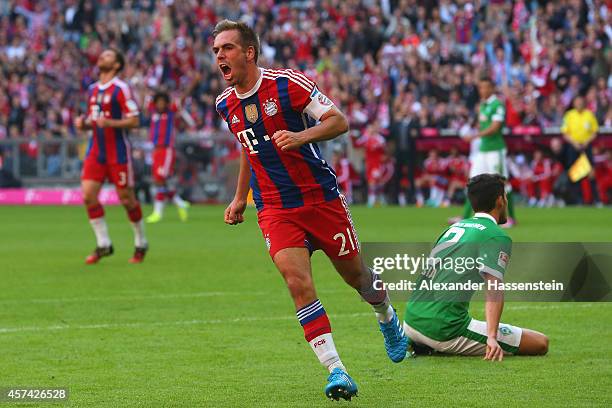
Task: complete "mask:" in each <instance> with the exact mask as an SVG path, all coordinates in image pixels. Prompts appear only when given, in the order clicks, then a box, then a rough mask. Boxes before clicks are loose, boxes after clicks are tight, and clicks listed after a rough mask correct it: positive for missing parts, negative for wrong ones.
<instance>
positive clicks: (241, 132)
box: [216, 68, 339, 210]
mask: <svg viewBox="0 0 612 408" xmlns="http://www.w3.org/2000/svg"><path fill="white" fill-rule="evenodd" d="M332 106H333V104H332V102H331V101H330V100H329V99H328V98H327V97H326V96H325V95H323V94H322V93H321V92H320V91H319V90H318V89H317V86H316V85H315V83H314V82H312V81H311V80H310V79H308V78H307V77H306V76H305V75H303V74H302V73H300V72H297V71H294V70H291V69H283V70H271V69H262V68H260V77H259V80H258V81H257V83H256V84H255V86H254V87H253V89H251V90H250V91H249V92H247V93H246V94H238V93H237V91H236V90H235V89H234V88H233V87H230V88H227V89H226V90H225V91H224V92H223V93H221V95H219V96H218V97H217V100H216V107H217V112H219V114H220V115H221V117H222V118H223V120H225V122H226V123H227V125H228V126H229V129H230V131H231V132H232V133H233V134H234V136H235V137H236V138H237V139H238V141H239V142H240V143H241V144H242V146H243V148H244V151H245V152H246V153H247V155H246V156H247V157H248V160H249V164H250V167H251V189H252V190H253V199H254V201H255V205H256V207H257V209H258V210H261V209H262V208H264V207H266V208H296V207H302V206H307V205H317V204H320V203H323V202H326V201H331V200H333V199H335V198H337V197H338V196H339V192H338V184H337V182H336V174H335V173H334V171H333V170H332V168H331V166H330V165H329V164H328V163H327V162H326V161H325V160H324V159H323V158H322V157H321V151H320V150H319V147H318V146H317V144H316V143H309V144H305V145H303V146H301V147H300V148H299V149H296V150H291V151H282V150H281V149H280V148H278V146H277V145H276V143H274V142H273V141H272V138H271V137H272V135H273V134H274V133H275V132H276V131H278V130H289V131H291V132H299V131H302V130H305V129H307V128H309V127H312V126H315V124H316V121H317V120H319V119H320V118H321V116H322V115H323V114H324V113H325V112H327V111H328V110H329V109H331V108H332Z"/></svg>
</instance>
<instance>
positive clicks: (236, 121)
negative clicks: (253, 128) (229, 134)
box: [232, 115, 240, 125]
mask: <svg viewBox="0 0 612 408" xmlns="http://www.w3.org/2000/svg"><path fill="white" fill-rule="evenodd" d="M236 123H240V119H238V116H236V115H234V116H233V117H232V125H235V124H236Z"/></svg>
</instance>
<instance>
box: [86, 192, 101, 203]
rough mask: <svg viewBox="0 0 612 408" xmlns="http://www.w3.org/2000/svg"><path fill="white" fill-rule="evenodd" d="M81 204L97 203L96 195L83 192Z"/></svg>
mask: <svg viewBox="0 0 612 408" xmlns="http://www.w3.org/2000/svg"><path fill="white" fill-rule="evenodd" d="M83 204H85V207H93V206H95V205H98V197H97V196H96V194H93V193H92V192H84V193H83Z"/></svg>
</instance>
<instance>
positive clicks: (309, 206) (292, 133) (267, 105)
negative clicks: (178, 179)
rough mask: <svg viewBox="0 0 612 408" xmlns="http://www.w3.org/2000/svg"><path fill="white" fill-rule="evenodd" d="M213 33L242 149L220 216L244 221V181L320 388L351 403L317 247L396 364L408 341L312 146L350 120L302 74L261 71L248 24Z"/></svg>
mask: <svg viewBox="0 0 612 408" xmlns="http://www.w3.org/2000/svg"><path fill="white" fill-rule="evenodd" d="M214 36H215V40H214V45H213V52H214V53H215V55H216V57H217V65H218V66H219V70H220V71H221V73H222V75H223V78H224V79H225V81H226V82H227V83H228V84H229V85H230V87H229V88H227V89H226V90H225V91H224V92H222V93H221V95H219V97H218V98H217V101H216V107H217V111H218V112H219V114H220V115H221V117H222V118H223V120H225V121H226V123H227V124H228V126H229V129H230V131H231V132H232V133H233V134H234V135H235V136H236V138H237V139H238V140H239V141H240V142H241V143H242V146H243V152H242V156H241V163H240V172H239V176H238V186H237V188H236V194H235V196H234V199H233V201H232V202H231V203H230V205H229V206H228V207H227V209H226V210H225V222H226V223H227V224H230V225H235V224H239V223H241V222H243V221H244V211H245V209H246V200H247V194H248V191H249V183H250V186H251V188H252V189H253V198H254V201H255V204H256V206H257V210H258V213H257V218H258V221H259V226H260V228H261V230H262V233H263V236H264V239H265V241H266V244H267V246H268V250H269V253H270V256H271V257H272V260H273V262H274V264H275V265H276V267H277V268H278V270H279V271H280V273H281V275H282V276H283V278H284V279H285V283H286V284H287V287H288V289H289V293H290V294H291V297H292V298H293V302H294V304H295V308H296V313H297V317H298V320H299V321H300V324H301V325H302V327H303V330H304V336H305V338H306V341H307V342H308V343H309V344H310V346H311V347H312V350H313V351H314V352H315V354H316V355H317V357H318V359H319V361H320V362H321V363H322V364H323V365H324V366H325V367H326V368H327V369H328V370H329V372H330V374H329V377H328V384H327V386H326V387H325V394H326V396H327V397H329V398H334V399H339V398H344V399H350V398H351V397H353V396H354V395H356V394H357V385H356V384H355V382H354V381H353V380H352V379H351V378H350V376H349V375H348V374H347V373H346V368H345V367H344V365H343V364H342V362H341V360H340V357H339V356H338V352H337V351H336V347H335V346H334V341H333V338H332V335H331V326H330V322H329V319H328V317H327V314H326V312H325V309H324V308H323V306H322V305H321V302H320V301H319V299H317V295H316V291H315V288H314V284H313V281H312V274H311V263H310V255H311V252H312V251H313V250H316V249H322V250H323V251H324V252H325V253H326V255H327V256H328V257H329V258H330V260H331V261H332V263H333V265H334V267H335V268H336V270H337V271H338V273H339V274H340V275H341V276H342V277H343V278H344V280H345V281H346V282H347V283H348V284H349V285H350V286H352V287H353V288H355V289H356V290H357V292H358V293H359V294H360V295H361V296H362V298H363V299H364V300H366V301H367V302H368V303H370V304H371V305H372V306H373V308H374V310H375V312H376V315H377V317H378V320H379V324H380V327H381V331H382V332H383V335H384V338H385V347H386V349H387V354H388V355H389V357H390V358H391V359H392V360H393V361H396V362H399V361H401V360H403V359H404V357H405V355H406V350H407V347H408V341H409V340H408V338H407V337H406V336H405V334H404V332H403V330H402V329H401V325H400V324H399V320H398V319H397V315H396V313H395V310H394V309H393V308H392V306H391V304H390V301H389V298H388V296H387V293H386V291H384V290H376V289H375V288H374V285H373V281H374V280H375V279H377V277H376V275H375V274H374V273H373V272H372V271H371V270H370V269H368V268H367V267H366V266H365V264H364V263H363V260H362V258H361V255H360V252H359V251H360V249H359V241H358V239H357V234H356V233H355V229H354V226H353V223H352V219H351V216H350V213H349V211H348V207H347V204H346V201H345V200H344V197H343V196H341V195H340V193H339V192H338V185H337V183H336V176H335V174H334V172H333V171H332V170H331V168H330V167H329V165H328V163H327V162H326V161H325V160H324V159H322V158H321V155H320V151H319V148H318V146H317V145H316V142H319V141H323V140H329V139H333V138H335V137H337V136H339V135H340V134H342V133H345V132H346V131H347V129H348V122H347V120H346V118H345V117H344V115H343V114H342V113H341V112H340V111H339V110H338V109H337V108H336V107H335V106H334V105H333V103H332V102H331V101H330V100H329V99H328V98H327V97H326V96H325V95H323V94H322V93H321V92H320V91H319V90H318V89H317V87H316V85H315V84H314V83H313V82H312V81H311V80H310V79H308V78H307V77H306V76H304V75H303V74H301V73H299V72H297V71H293V70H289V69H283V70H270V69H262V68H259V67H258V65H257V58H258V55H259V39H258V38H257V35H256V34H255V32H254V31H253V30H252V29H251V28H249V27H248V26H247V25H246V24H244V23H236V22H232V21H227V20H224V21H222V22H220V23H219V24H217V26H216V27H215V31H214ZM316 121H320V123H319V124H317V123H316Z"/></svg>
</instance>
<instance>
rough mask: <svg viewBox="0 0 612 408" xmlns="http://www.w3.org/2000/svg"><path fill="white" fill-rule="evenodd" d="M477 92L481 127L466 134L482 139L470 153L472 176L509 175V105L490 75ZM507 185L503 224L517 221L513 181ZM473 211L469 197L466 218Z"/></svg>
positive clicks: (466, 204) (452, 220) (471, 138)
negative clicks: (506, 213) (505, 132)
mask: <svg viewBox="0 0 612 408" xmlns="http://www.w3.org/2000/svg"><path fill="white" fill-rule="evenodd" d="M478 93H479V95H480V108H479V112H478V124H479V131H478V132H476V133H475V134H474V135H472V136H470V137H467V140H468V141H471V140H473V139H480V147H479V149H478V151H477V152H475V153H474V155H473V156H472V155H471V154H470V177H474V176H477V175H479V174H484V173H495V174H501V175H502V176H504V177H506V178H508V166H507V163H506V154H507V150H506V142H505V141H504V135H503V133H502V132H503V129H504V124H505V122H506V107H505V105H504V103H503V102H502V101H501V100H499V98H498V97H497V96H496V95H495V85H494V84H493V81H492V80H491V79H490V78H489V77H483V78H481V79H480V82H479V83H478ZM506 188H507V192H508V210H509V213H510V217H509V218H508V220H507V222H505V223H504V227H511V226H513V225H514V224H515V222H516V217H515V215H514V199H513V196H512V189H511V188H510V184H507V185H506ZM470 215H472V207H471V206H470V202H469V200H466V201H465V206H464V208H463V218H468V217H469V216H470ZM458 220H459V218H458V217H454V218H451V219H450V220H449V223H451V224H452V223H454V222H456V221H458Z"/></svg>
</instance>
